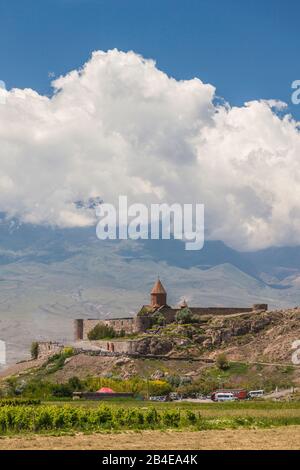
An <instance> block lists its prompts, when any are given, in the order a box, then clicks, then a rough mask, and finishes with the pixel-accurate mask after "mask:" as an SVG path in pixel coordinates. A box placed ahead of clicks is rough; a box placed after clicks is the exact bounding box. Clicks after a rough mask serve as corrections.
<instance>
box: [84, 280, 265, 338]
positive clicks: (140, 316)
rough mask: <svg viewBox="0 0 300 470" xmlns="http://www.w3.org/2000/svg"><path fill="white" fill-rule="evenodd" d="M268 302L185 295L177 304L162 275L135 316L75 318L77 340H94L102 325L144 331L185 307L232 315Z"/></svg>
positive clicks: (120, 332)
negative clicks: (211, 301)
mask: <svg viewBox="0 0 300 470" xmlns="http://www.w3.org/2000/svg"><path fill="white" fill-rule="evenodd" d="M267 307H268V306H267V305H266V304H255V305H253V306H252V307H246V308H245V307H190V306H189V305H188V303H187V302H186V300H185V299H183V300H182V301H181V302H180V304H179V305H178V306H176V307H170V306H169V305H168V303H167V291H166V289H165V288H164V286H163V284H162V282H161V280H160V279H159V278H158V279H157V280H156V282H155V283H154V286H153V288H152V290H151V292H150V303H149V304H146V305H143V306H142V307H141V308H140V310H139V311H138V313H137V314H136V315H135V316H134V317H122V318H110V319H105V320H104V319H103V320H99V319H87V320H84V319H77V320H75V340H76V341H82V340H91V339H92V337H91V331H92V330H94V329H95V327H97V325H102V326H104V325H105V326H106V327H109V328H111V329H112V330H113V331H114V332H115V334H116V336H126V335H133V334H139V333H144V332H146V331H147V330H149V329H151V328H153V327H154V326H155V325H157V326H163V325H167V324H169V323H173V322H175V321H176V317H177V314H178V312H180V311H181V310H183V309H185V310H187V311H188V313H189V315H190V316H191V317H194V318H199V319H200V317H201V316H203V315H232V314H236V313H246V312H252V311H258V310H262V311H264V310H267Z"/></svg>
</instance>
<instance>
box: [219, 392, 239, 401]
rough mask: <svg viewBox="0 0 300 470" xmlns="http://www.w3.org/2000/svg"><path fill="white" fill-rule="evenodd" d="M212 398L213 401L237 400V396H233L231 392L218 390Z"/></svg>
mask: <svg viewBox="0 0 300 470" xmlns="http://www.w3.org/2000/svg"><path fill="white" fill-rule="evenodd" d="M214 400H215V401H235V400H237V398H236V397H235V396H234V394H233V393H230V392H227V393H225V392H219V393H216V394H215V397H214Z"/></svg>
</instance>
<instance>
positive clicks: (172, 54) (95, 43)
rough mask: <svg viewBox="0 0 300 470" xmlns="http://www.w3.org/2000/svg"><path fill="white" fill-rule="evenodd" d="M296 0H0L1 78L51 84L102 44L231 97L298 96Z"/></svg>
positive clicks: (299, 9)
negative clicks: (151, 60)
mask: <svg viewBox="0 0 300 470" xmlns="http://www.w3.org/2000/svg"><path fill="white" fill-rule="evenodd" d="M299 14H300V3H299V2H298V1H297V0H289V1H288V2H284V1H282V0H263V1H258V0H251V1H250V0H249V1H247V2H246V1H240V0H226V1H225V0H217V1H214V0H186V1H181V0H159V1H157V0H151V1H149V0H142V1H141V0H43V1H40V0H1V1H0V41H1V42H0V44H1V48H0V51H1V62H0V79H2V80H4V81H5V82H6V83H7V87H8V88H11V87H21V88H23V87H31V88H34V89H36V90H37V91H39V92H40V93H49V84H50V79H49V77H48V73H49V72H54V73H55V74H56V75H60V74H64V73H66V72H68V71H69V70H71V69H73V68H78V67H79V66H80V65H82V64H83V63H84V62H85V61H86V60H87V59H88V57H89V56H90V53H91V51H93V50H96V49H102V50H107V49H111V48H118V49H121V50H125V51H127V50H130V49H132V50H134V51H136V52H139V53H140V54H142V55H143V56H145V57H147V58H154V59H155V60H156V61H157V65H158V67H159V68H160V69H162V70H163V71H165V72H166V73H167V74H169V75H171V76H174V77H176V78H177V79H184V78H192V77H194V76H198V77H200V78H201V79H202V80H203V81H205V82H209V83H212V84H214V85H215V86H216V87H217V94H218V95H220V96H223V97H224V98H225V99H226V100H228V101H229V102H230V103H231V104H238V105H240V104H242V103H243V102H244V101H248V100H252V99H259V98H267V99H269V98H276V99H281V100H283V101H286V102H288V103H289V105H290V107H289V111H290V112H292V113H293V114H294V115H295V116H296V117H297V118H299V117H300V109H299V108H300V106H295V105H293V104H291V101H290V96H291V82H292V81H293V80H296V79H299V78H300V71H299V60H298V58H299V51H300V34H299Z"/></svg>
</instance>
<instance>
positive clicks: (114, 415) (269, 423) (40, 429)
mask: <svg viewBox="0 0 300 470" xmlns="http://www.w3.org/2000/svg"><path fill="white" fill-rule="evenodd" d="M296 424H298V425H299V424H300V417H299V416H285V417H278V416H277V417H276V416H275V417H272V416H270V417H256V416H230V417H204V416H202V415H201V413H200V412H199V411H191V410H189V409H183V410H181V409H179V408H178V409H165V410H157V409H156V408H154V407H145V408H125V407H121V406H120V407H110V406H107V405H104V404H102V405H100V406H98V407H96V408H86V407H81V406H72V405H62V406H57V405H38V404H35V405H32V404H31V405H26V404H22V405H16V404H13V405H8V404H4V405H3V406H1V407H0V434H1V435H11V434H18V433H22V434H23V433H45V432H54V431H55V432H68V431H82V432H101V431H103V432H109V431H114V430H116V431H118V430H146V429H150V430H152V429H153V430H154V429H181V430H182V429H190V430H206V429H226V428H231V429H235V428H239V427H246V428H268V427H273V426H287V425H296Z"/></svg>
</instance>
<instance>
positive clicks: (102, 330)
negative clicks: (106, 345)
mask: <svg viewBox="0 0 300 470" xmlns="http://www.w3.org/2000/svg"><path fill="white" fill-rule="evenodd" d="M116 336H117V334H116V332H115V330H114V329H113V328H112V327H111V326H107V325H105V324H104V323H98V324H97V325H96V326H95V327H94V328H93V329H92V330H91V331H90V332H89V333H88V339H89V340H90V341H95V340H97V339H98V340H99V339H106V338H107V339H111V338H115V337H116Z"/></svg>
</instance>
